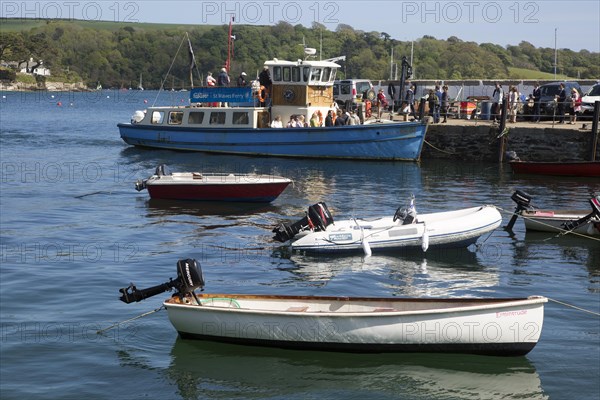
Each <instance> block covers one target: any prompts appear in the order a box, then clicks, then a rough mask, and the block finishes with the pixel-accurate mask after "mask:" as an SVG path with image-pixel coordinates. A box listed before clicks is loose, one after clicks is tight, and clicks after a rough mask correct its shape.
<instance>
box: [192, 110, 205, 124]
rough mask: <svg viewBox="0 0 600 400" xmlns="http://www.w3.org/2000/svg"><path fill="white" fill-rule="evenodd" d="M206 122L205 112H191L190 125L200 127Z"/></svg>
mask: <svg viewBox="0 0 600 400" xmlns="http://www.w3.org/2000/svg"><path fill="white" fill-rule="evenodd" d="M202 121H204V111H190V115H189V116H188V124H192V125H200V124H201V123H202Z"/></svg>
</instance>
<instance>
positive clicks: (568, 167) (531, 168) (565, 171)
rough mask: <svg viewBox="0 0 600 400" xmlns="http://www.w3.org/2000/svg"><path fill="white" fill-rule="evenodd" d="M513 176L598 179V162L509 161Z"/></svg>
mask: <svg viewBox="0 0 600 400" xmlns="http://www.w3.org/2000/svg"><path fill="white" fill-rule="evenodd" d="M510 167H511V169H512V171H513V173H515V174H535V175H555V176H581V177H600V161H555V162H552V161H546V162H543V161H510Z"/></svg>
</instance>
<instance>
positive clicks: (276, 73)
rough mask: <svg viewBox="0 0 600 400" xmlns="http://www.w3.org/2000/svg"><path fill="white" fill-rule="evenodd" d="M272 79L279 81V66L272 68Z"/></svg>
mask: <svg viewBox="0 0 600 400" xmlns="http://www.w3.org/2000/svg"><path fill="white" fill-rule="evenodd" d="M273 80H274V81H280V80H281V67H274V68H273Z"/></svg>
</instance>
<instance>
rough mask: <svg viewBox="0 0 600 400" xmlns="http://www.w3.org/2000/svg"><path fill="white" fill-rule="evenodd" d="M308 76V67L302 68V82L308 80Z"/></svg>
mask: <svg viewBox="0 0 600 400" xmlns="http://www.w3.org/2000/svg"><path fill="white" fill-rule="evenodd" d="M309 76H310V67H303V68H302V80H303V81H304V82H308V77H309Z"/></svg>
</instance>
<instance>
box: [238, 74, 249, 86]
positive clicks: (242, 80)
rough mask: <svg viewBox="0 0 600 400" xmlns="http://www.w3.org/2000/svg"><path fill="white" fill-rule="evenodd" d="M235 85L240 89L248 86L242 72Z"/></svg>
mask: <svg viewBox="0 0 600 400" xmlns="http://www.w3.org/2000/svg"><path fill="white" fill-rule="evenodd" d="M237 85H238V86H240V87H243V86H246V85H248V82H247V81H246V73H245V72H242V73H241V74H240V76H239V77H238V79H237Z"/></svg>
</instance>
